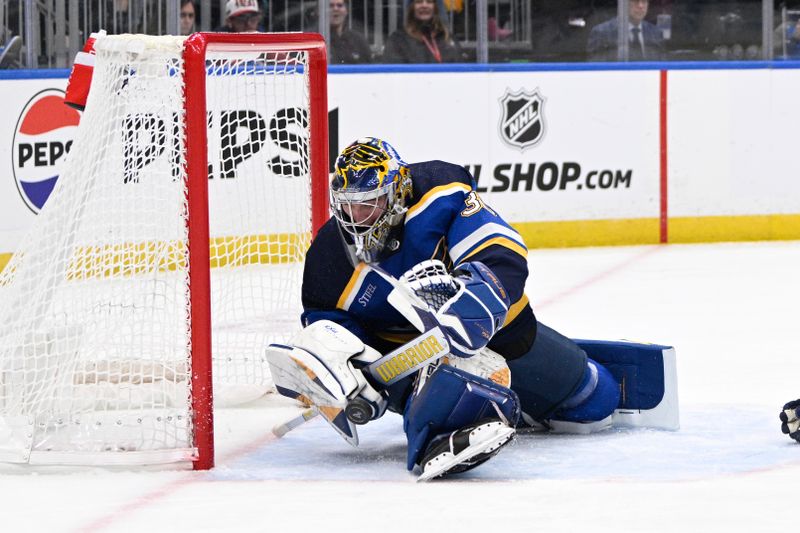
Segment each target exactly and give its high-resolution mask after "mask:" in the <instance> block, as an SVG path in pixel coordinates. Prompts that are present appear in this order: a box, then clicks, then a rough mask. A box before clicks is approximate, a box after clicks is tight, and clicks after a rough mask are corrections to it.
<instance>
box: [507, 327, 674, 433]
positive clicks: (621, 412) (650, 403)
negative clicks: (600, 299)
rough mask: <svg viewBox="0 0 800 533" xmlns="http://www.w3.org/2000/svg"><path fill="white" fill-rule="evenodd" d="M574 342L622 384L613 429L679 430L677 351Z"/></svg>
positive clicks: (652, 346) (654, 346)
mask: <svg viewBox="0 0 800 533" xmlns="http://www.w3.org/2000/svg"><path fill="white" fill-rule="evenodd" d="M575 342H576V343H577V344H578V346H580V347H581V348H582V349H584V350H585V351H586V353H587V354H588V355H589V357H591V358H592V359H593V360H595V361H597V362H598V363H600V364H601V365H603V366H604V367H605V368H606V369H608V371H609V372H610V373H611V375H612V376H613V377H614V380H615V381H616V382H617V383H619V385H620V392H621V395H620V402H619V405H618V406H617V409H616V410H615V411H614V414H613V415H612V419H613V424H614V427H647V428H654V429H668V430H677V429H679V428H680V421H679V411H678V377H677V368H676V363H675V349H674V348H672V347H669V346H661V345H658V344H641V343H635V342H624V341H597V340H576V341H575ZM512 371H513V370H512Z"/></svg>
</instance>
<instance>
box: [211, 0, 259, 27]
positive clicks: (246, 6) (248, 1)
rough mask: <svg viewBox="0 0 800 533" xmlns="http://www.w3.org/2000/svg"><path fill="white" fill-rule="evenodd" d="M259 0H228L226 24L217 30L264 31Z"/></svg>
mask: <svg viewBox="0 0 800 533" xmlns="http://www.w3.org/2000/svg"><path fill="white" fill-rule="evenodd" d="M261 19H262V13H261V8H260V7H259V5H258V0H228V3H227V4H225V24H224V25H223V26H222V27H220V28H217V29H216V31H223V32H230V33H241V32H247V31H264V27H263V26H262V25H261Z"/></svg>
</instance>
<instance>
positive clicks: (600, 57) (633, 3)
mask: <svg viewBox="0 0 800 533" xmlns="http://www.w3.org/2000/svg"><path fill="white" fill-rule="evenodd" d="M647 8H648V0H630V9H629V11H628V43H629V46H628V57H629V58H630V60H631V61H661V60H663V59H664V41H663V38H662V35H661V31H660V30H659V29H658V28H656V26H655V25H654V24H651V23H649V22H647V21H646V20H644V17H645V16H646V15H647ZM618 28H619V24H618V19H617V18H616V17H615V18H613V19H611V20H607V21H605V22H602V23H600V24H598V25H597V26H595V27H594V28H592V31H591V32H589V40H588V43H587V46H586V51H587V54H588V56H589V61H616V60H617V57H618V56H617V33H618Z"/></svg>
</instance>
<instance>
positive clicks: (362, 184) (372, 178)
mask: <svg viewBox="0 0 800 533" xmlns="http://www.w3.org/2000/svg"><path fill="white" fill-rule="evenodd" d="M330 191H331V193H330V204H331V211H332V212H333V216H334V217H336V220H337V222H338V223H339V228H341V230H342V231H343V232H344V233H346V235H345V243H346V244H347V245H348V247H350V249H351V252H352V254H353V255H355V257H356V258H357V259H358V260H360V261H364V262H365V263H375V262H377V261H378V260H379V258H380V256H381V253H382V252H383V250H384V248H385V247H386V243H387V241H388V240H389V236H390V234H391V233H392V229H393V228H395V227H396V226H398V225H399V224H401V223H402V221H403V218H404V216H405V213H406V210H407V207H406V200H407V199H408V198H409V197H410V196H411V175H410V173H409V170H408V165H407V164H406V163H405V161H403V160H402V159H400V156H399V155H398V154H397V152H396V151H395V149H394V148H392V146H391V145H390V144H389V143H387V142H386V141H382V140H380V139H376V138H374V137H365V138H362V139H359V140H357V141H356V142H354V143H353V144H351V145H350V146H348V147H347V148H345V149H344V150H343V151H342V153H341V154H340V155H339V157H338V158H337V159H336V170H335V172H334V175H333V179H332V180H331V187H330Z"/></svg>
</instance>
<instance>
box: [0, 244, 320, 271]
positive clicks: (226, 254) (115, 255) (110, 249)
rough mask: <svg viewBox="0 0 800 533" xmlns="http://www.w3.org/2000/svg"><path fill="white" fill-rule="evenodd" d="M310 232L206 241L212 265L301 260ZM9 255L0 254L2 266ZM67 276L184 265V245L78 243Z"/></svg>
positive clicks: (170, 267)
mask: <svg viewBox="0 0 800 533" xmlns="http://www.w3.org/2000/svg"><path fill="white" fill-rule="evenodd" d="M310 242H311V235H310V233H303V234H297V233H283V234H271V235H246V236H240V237H215V238H213V239H211V240H210V242H209V259H210V264H211V268H219V267H240V266H245V265H258V264H262V265H263V264H281V263H295V262H300V261H302V260H303V257H305V251H306V250H307V249H308V245H309V243H310ZM11 256H12V254H10V253H4V254H0V268H5V266H6V264H8V262H9V261H10V260H11ZM69 261H70V262H69V265H68V267H67V278H68V279H91V278H107V277H118V276H130V275H136V274H142V273H145V272H150V271H153V270H158V271H172V270H176V269H178V268H185V262H186V247H185V245H184V243H182V242H180V241H170V242H164V241H162V242H158V241H148V242H141V243H123V244H113V245H103V246H80V247H77V248H76V250H75V252H74V253H73V254H72V256H71V257H70V258H69Z"/></svg>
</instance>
